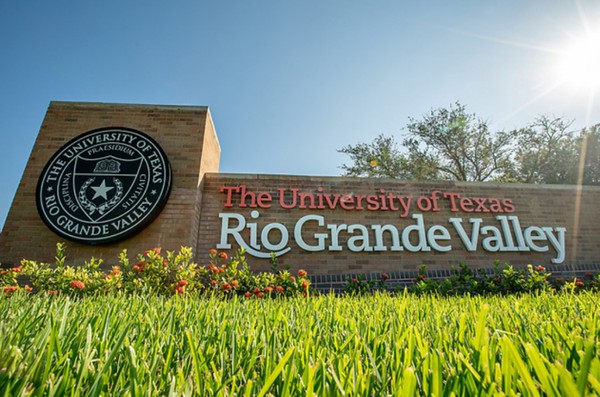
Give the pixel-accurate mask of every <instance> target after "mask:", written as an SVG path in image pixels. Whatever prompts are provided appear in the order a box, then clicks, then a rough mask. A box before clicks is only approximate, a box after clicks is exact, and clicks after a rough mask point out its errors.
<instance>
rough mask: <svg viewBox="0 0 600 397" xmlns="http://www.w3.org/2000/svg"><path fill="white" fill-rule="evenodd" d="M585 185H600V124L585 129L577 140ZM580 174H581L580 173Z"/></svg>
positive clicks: (582, 178) (582, 180)
mask: <svg viewBox="0 0 600 397" xmlns="http://www.w3.org/2000/svg"><path fill="white" fill-rule="evenodd" d="M576 146H577V153H580V154H581V157H580V159H579V167H580V168H579V170H580V172H581V183H582V184H583V185H600V124H596V125H594V126H592V127H590V128H584V129H583V130H582V131H581V134H580V136H579V137H578V138H577V139H576ZM578 174H579V172H578Z"/></svg>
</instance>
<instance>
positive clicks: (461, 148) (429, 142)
mask: <svg viewBox="0 0 600 397" xmlns="http://www.w3.org/2000/svg"><path fill="white" fill-rule="evenodd" d="M406 128H407V130H408V133H409V137H408V138H407V139H405V140H404V146H405V147H406V148H407V150H408V154H409V158H410V159H411V162H416V164H417V165H419V164H428V165H429V166H430V167H433V169H434V172H433V173H429V174H433V175H435V176H436V177H439V178H440V179H451V180H457V181H478V182H481V181H486V180H494V179H499V178H501V177H502V176H503V175H504V174H505V173H506V172H507V170H508V169H509V168H510V167H511V159H510V155H511V142H512V140H513V133H506V132H504V131H499V132H496V133H493V132H492V131H490V129H489V126H488V124H487V122H486V121H484V120H482V119H480V118H477V117H476V116H475V115H474V114H469V113H467V112H466V108H465V106H463V105H461V104H460V103H459V102H457V103H456V104H454V105H451V106H450V108H448V109H445V108H440V109H434V110H432V111H431V112H430V113H429V114H427V115H425V116H424V117H423V119H422V120H415V119H412V118H411V119H410V123H409V124H408V125H407V127H406Z"/></svg>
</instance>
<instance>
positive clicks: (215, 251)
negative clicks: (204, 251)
mask: <svg viewBox="0 0 600 397" xmlns="http://www.w3.org/2000/svg"><path fill="white" fill-rule="evenodd" d="M208 254H209V255H210V256H211V257H213V258H214V257H215V256H217V250H216V249H214V248H213V249H211V250H210V252H209V253H208Z"/></svg>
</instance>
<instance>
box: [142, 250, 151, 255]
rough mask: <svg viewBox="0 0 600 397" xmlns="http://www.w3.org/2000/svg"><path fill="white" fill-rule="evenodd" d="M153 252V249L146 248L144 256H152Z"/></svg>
mask: <svg viewBox="0 0 600 397" xmlns="http://www.w3.org/2000/svg"><path fill="white" fill-rule="evenodd" d="M151 252H152V250H146V251H144V256H150V253H151Z"/></svg>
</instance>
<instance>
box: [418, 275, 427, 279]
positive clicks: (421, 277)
mask: <svg viewBox="0 0 600 397" xmlns="http://www.w3.org/2000/svg"><path fill="white" fill-rule="evenodd" d="M424 278H425V276H424V275H422V274H419V275H418V276H417V279H419V280H423V279H424Z"/></svg>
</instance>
